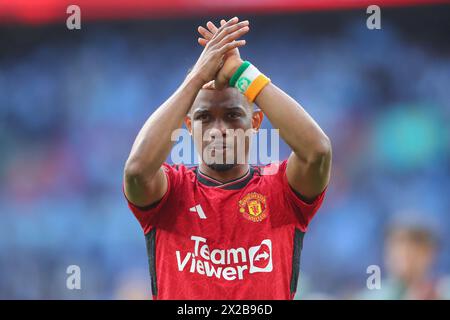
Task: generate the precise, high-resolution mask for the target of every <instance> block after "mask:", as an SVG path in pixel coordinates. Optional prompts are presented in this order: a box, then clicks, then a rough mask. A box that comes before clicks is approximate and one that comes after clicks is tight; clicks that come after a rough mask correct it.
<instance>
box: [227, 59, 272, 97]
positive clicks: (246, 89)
mask: <svg viewBox="0 0 450 320" xmlns="http://www.w3.org/2000/svg"><path fill="white" fill-rule="evenodd" d="M269 83H270V79H269V78H268V77H266V76H265V75H264V74H263V73H262V72H261V71H259V70H258V68H256V67H255V66H254V65H252V64H251V63H250V62H248V61H244V62H243V63H242V64H240V66H239V67H238V68H237V69H236V71H235V72H234V74H233V75H232V76H231V78H230V81H229V86H230V87H235V88H237V89H238V90H239V92H241V93H242V94H243V95H245V96H246V98H247V99H248V100H249V101H250V102H253V101H254V100H255V99H256V97H257V96H258V94H259V93H260V92H261V91H262V89H263V88H264V87H265V86H266V85H267V84H269Z"/></svg>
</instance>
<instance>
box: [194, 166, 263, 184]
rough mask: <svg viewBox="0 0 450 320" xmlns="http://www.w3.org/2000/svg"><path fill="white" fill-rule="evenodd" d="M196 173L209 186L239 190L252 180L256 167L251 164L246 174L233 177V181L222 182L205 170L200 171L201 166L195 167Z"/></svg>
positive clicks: (199, 180) (200, 180)
mask: <svg viewBox="0 0 450 320" xmlns="http://www.w3.org/2000/svg"><path fill="white" fill-rule="evenodd" d="M195 173H196V175H197V180H198V182H200V183H202V184H204V185H206V186H208V187H217V188H221V189H225V190H239V189H242V188H243V187H245V186H246V185H247V183H249V182H250V180H251V179H252V178H253V175H254V173H255V169H254V168H253V167H252V166H249V169H248V171H247V173H246V174H244V175H243V176H241V177H239V178H237V179H233V180H231V181H227V182H225V183H224V182H220V181H218V180H216V179H214V178H212V177H210V176H208V175H206V174H204V173H203V172H200V169H199V167H196V168H195Z"/></svg>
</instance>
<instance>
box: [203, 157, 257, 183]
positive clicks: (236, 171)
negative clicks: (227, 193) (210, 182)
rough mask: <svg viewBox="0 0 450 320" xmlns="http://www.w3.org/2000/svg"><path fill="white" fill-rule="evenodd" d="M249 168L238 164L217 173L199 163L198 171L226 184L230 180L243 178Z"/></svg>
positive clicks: (246, 165)
mask: <svg viewBox="0 0 450 320" xmlns="http://www.w3.org/2000/svg"><path fill="white" fill-rule="evenodd" d="M249 168H250V166H249V165H248V164H238V165H236V166H234V167H233V168H231V169H230V170H226V171H217V170H214V169H212V168H210V167H208V166H207V165H206V164H205V163H203V162H202V163H200V165H199V169H200V172H201V173H203V174H205V175H207V176H209V177H211V178H213V179H215V180H218V181H220V182H222V183H226V182H228V181H231V180H235V179H238V178H240V177H242V176H244V175H245V174H246V173H247V171H248V170H249Z"/></svg>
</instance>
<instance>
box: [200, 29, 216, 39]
mask: <svg viewBox="0 0 450 320" xmlns="http://www.w3.org/2000/svg"><path fill="white" fill-rule="evenodd" d="M197 30H198V33H200V34H201V35H202V36H203V38H205V39H206V40H210V39H211V38H212V37H213V33H211V32H209V31H208V30H206V29H205V28H203V27H202V26H199V27H198V29H197Z"/></svg>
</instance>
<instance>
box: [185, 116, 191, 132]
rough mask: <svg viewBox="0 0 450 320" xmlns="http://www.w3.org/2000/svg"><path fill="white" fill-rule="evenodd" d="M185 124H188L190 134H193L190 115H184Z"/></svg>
mask: <svg viewBox="0 0 450 320" xmlns="http://www.w3.org/2000/svg"><path fill="white" fill-rule="evenodd" d="M184 124H185V125H186V128H187V129H188V130H189V134H190V135H191V136H192V120H191V117H190V116H189V115H187V116H186V117H184Z"/></svg>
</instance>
